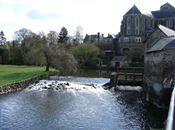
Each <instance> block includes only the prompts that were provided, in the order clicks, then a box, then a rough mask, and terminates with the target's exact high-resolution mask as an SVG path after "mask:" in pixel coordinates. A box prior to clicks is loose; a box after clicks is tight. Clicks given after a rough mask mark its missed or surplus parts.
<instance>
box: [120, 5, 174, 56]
mask: <svg viewBox="0 0 175 130" xmlns="http://www.w3.org/2000/svg"><path fill="white" fill-rule="evenodd" d="M151 14H152V15H145V14H142V13H141V12H140V10H139V9H138V8H137V7H136V5H134V6H133V7H132V8H131V9H130V10H129V11H128V12H126V14H125V15H124V16H123V20H122V22H121V30H120V34H121V36H120V37H119V41H118V46H119V50H118V51H119V52H120V54H121V55H125V54H126V53H127V52H128V51H130V50H133V49H134V48H144V46H145V45H144V44H145V41H147V42H148V39H149V36H150V34H152V33H153V32H155V30H156V29H157V28H159V29H160V31H161V30H162V28H163V27H160V26H159V25H163V26H165V27H167V28H170V29H172V30H175V8H174V7H173V6H172V5H171V4H169V3H165V4H164V5H162V6H161V7H160V10H157V11H152V12H151ZM157 31H158V30H157ZM165 35H166V34H165ZM152 36H153V35H152ZM154 40H155V39H154ZM147 45H148V44H147Z"/></svg>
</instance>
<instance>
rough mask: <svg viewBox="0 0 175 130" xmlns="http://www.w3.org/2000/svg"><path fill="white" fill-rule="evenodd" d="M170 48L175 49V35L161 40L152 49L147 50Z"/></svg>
mask: <svg viewBox="0 0 175 130" xmlns="http://www.w3.org/2000/svg"><path fill="white" fill-rule="evenodd" d="M170 48H171V49H172V48H174V49H175V37H168V38H163V39H161V40H159V41H158V42H157V43H156V44H155V45H154V46H153V47H152V48H151V49H149V50H148V51H147V53H150V52H156V51H161V50H164V49H170Z"/></svg>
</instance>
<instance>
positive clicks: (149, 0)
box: [0, 0, 175, 41]
mask: <svg viewBox="0 0 175 130" xmlns="http://www.w3.org/2000/svg"><path fill="white" fill-rule="evenodd" d="M166 2H168V3H170V4H172V5H173V6H175V0H120V1H119V0H0V12H1V13H0V30H2V31H3V32H4V33H5V36H6V38H7V40H9V41H10V40H13V38H14V36H13V34H14V32H15V31H18V30H19V29H21V28H27V29H30V30H32V31H33V32H35V33H38V32H44V33H45V34H47V33H48V32H49V31H51V30H53V31H56V32H60V30H61V27H63V26H64V27H66V28H67V30H68V32H69V35H70V36H73V35H74V33H75V30H76V28H77V27H78V26H81V27H82V28H83V35H85V34H96V33H97V32H100V33H103V34H105V35H107V34H108V33H110V34H117V33H118V32H119V31H120V25H121V21H122V18H123V15H124V14H125V13H126V12H127V11H128V10H129V9H130V8H131V7H132V6H133V5H134V4H135V5H136V6H137V7H138V8H139V10H140V11H141V12H142V13H143V14H150V12H151V11H155V10H159V8H160V6H161V5H163V4H165V3H166Z"/></svg>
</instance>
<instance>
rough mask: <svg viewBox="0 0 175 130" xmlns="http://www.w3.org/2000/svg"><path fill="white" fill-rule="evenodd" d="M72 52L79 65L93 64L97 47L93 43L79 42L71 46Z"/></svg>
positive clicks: (96, 54) (95, 60) (97, 52)
mask: <svg viewBox="0 0 175 130" xmlns="http://www.w3.org/2000/svg"><path fill="white" fill-rule="evenodd" d="M73 54H74V56H75V57H76V59H77V61H78V63H79V65H80V66H95V65H96V64H97V62H98V57H97V56H98V55H99V49H98V48H97V47H96V46H95V45H93V44H79V45H77V46H75V47H74V48H73Z"/></svg>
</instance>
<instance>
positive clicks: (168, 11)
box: [151, 3, 175, 30]
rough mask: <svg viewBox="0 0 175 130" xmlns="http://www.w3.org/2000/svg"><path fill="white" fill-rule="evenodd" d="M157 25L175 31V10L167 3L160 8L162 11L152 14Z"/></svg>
mask: <svg viewBox="0 0 175 130" xmlns="http://www.w3.org/2000/svg"><path fill="white" fill-rule="evenodd" d="M151 13H152V15H153V17H154V19H155V24H156V25H159V24H161V25H164V26H166V27H168V28H171V29H173V30H175V8H174V7H173V6H172V5H171V4H169V3H166V4H164V5H162V6H161V7H160V10H157V11H152V12H151Z"/></svg>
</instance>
